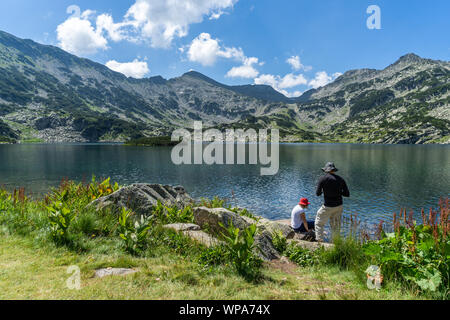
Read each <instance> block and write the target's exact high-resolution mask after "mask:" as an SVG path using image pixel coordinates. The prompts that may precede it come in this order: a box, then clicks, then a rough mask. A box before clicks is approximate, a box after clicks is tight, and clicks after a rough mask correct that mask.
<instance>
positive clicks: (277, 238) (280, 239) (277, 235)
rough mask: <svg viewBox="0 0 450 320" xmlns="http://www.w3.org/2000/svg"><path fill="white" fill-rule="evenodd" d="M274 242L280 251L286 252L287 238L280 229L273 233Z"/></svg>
mask: <svg viewBox="0 0 450 320" xmlns="http://www.w3.org/2000/svg"><path fill="white" fill-rule="evenodd" d="M272 244H273V246H274V247H275V249H277V251H278V252H279V253H281V254H284V253H285V251H286V249H287V240H286V238H285V237H284V236H283V233H282V232H281V231H280V230H277V231H275V232H274V233H273V234H272Z"/></svg>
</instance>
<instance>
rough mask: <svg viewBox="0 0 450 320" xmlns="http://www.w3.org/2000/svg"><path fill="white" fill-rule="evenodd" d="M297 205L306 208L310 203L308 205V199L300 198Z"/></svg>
mask: <svg viewBox="0 0 450 320" xmlns="http://www.w3.org/2000/svg"><path fill="white" fill-rule="evenodd" d="M299 204H301V205H304V206H307V205H310V204H311V203H309V201H308V199H306V198H301V199H300V202H299Z"/></svg>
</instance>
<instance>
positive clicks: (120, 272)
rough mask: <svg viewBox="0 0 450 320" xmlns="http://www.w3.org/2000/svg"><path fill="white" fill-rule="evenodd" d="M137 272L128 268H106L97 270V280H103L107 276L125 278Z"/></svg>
mask: <svg viewBox="0 0 450 320" xmlns="http://www.w3.org/2000/svg"><path fill="white" fill-rule="evenodd" d="M136 272H137V270H133V269H128V268H104V269H98V270H95V276H94V277H96V278H103V277H106V276H125V275H127V274H132V273H136Z"/></svg>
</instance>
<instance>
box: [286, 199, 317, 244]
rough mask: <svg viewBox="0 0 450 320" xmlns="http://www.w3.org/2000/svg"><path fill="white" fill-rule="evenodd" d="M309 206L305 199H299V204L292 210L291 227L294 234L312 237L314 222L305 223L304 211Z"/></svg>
mask: <svg viewBox="0 0 450 320" xmlns="http://www.w3.org/2000/svg"><path fill="white" fill-rule="evenodd" d="M309 205H310V202H309V201H308V199H307V198H301V199H300V202H299V204H298V205H296V206H295V207H294V209H292V213H291V227H292V229H294V231H295V232H296V233H306V234H308V235H310V234H311V235H314V221H307V220H306V216H305V211H306V209H308V206H309ZM314 238H315V237H314ZM311 240H313V239H311Z"/></svg>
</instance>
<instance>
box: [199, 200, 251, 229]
mask: <svg viewBox="0 0 450 320" xmlns="http://www.w3.org/2000/svg"><path fill="white" fill-rule="evenodd" d="M193 210H194V222H195V223H196V224H198V225H199V226H200V227H201V228H202V229H205V228H207V229H208V230H210V231H211V232H212V233H214V234H217V235H220V234H222V233H223V232H224V231H225V230H224V229H223V228H222V227H221V226H220V224H219V223H222V224H223V225H224V226H225V227H229V226H230V225H231V224H233V226H234V227H236V228H239V229H240V230H243V229H245V228H248V227H249V226H250V225H251V224H252V223H255V221H254V220H252V219H250V218H248V217H242V216H239V215H238V214H236V213H234V212H232V211H230V210H227V209H224V208H206V207H196V208H194V209H193Z"/></svg>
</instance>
